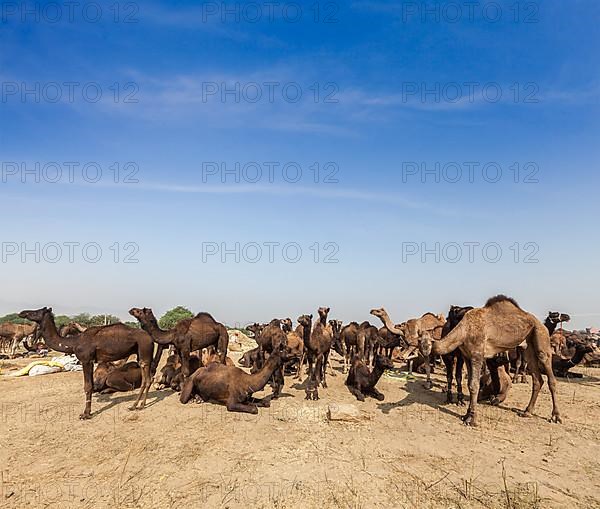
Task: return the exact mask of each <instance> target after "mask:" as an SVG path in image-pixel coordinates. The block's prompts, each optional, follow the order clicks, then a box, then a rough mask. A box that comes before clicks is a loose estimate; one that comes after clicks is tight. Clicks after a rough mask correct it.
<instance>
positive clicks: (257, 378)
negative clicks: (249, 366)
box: [250, 354, 280, 392]
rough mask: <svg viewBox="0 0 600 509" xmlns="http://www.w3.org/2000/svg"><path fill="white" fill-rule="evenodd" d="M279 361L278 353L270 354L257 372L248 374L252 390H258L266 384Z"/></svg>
mask: <svg viewBox="0 0 600 509" xmlns="http://www.w3.org/2000/svg"><path fill="white" fill-rule="evenodd" d="M279 362H280V357H279V355H276V354H274V355H271V356H270V357H269V358H268V359H267V362H266V363H265V365H264V366H263V368H262V369H261V370H260V371H259V372H258V373H254V374H253V375H250V380H251V381H250V387H251V390H252V392H257V391H260V390H262V389H263V388H264V386H265V385H267V382H268V381H269V379H270V378H271V375H272V374H273V372H274V371H275V370H276V369H277V366H279Z"/></svg>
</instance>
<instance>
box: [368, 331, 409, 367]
mask: <svg viewBox="0 0 600 509" xmlns="http://www.w3.org/2000/svg"><path fill="white" fill-rule="evenodd" d="M406 346H408V345H407V344H406V341H405V340H404V334H402V335H399V334H394V333H392V332H390V330H389V329H388V328H387V327H385V326H384V327H380V328H379V330H378V331H377V341H376V343H375V344H374V345H373V351H374V353H378V354H380V355H381V354H384V353H385V355H386V356H387V357H388V358H389V359H391V358H392V354H393V353H394V350H395V349H396V348H398V347H406Z"/></svg>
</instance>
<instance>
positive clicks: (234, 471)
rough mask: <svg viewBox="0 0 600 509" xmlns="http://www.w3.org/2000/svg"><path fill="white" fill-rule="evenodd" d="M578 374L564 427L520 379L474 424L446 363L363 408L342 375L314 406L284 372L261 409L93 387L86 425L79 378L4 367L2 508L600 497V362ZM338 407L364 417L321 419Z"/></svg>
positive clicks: (488, 504)
mask: <svg viewBox="0 0 600 509" xmlns="http://www.w3.org/2000/svg"><path fill="white" fill-rule="evenodd" d="M24 363H26V362H21V363H17V364H18V365H19V366H20V365H23V364H24ZM13 364H15V363H14V362H13ZM333 365H334V367H336V368H337V367H338V362H337V360H334V361H333ZM13 367H15V366H13ZM0 369H2V372H3V374H4V373H5V372H6V366H1V367H0ZM579 371H580V372H583V373H585V374H586V377H585V378H584V379H582V380H579V381H573V382H566V381H560V382H559V391H560V392H559V394H560V404H561V410H562V413H563V416H564V424H563V425H562V426H561V425H555V424H550V423H549V422H547V418H548V417H549V416H550V412H551V403H550V395H549V393H548V391H547V389H546V388H544V390H543V391H542V394H541V395H540V398H539V400H538V405H537V409H536V411H537V414H538V416H536V417H534V418H531V419H523V418H521V417H519V416H518V415H517V413H516V411H515V410H516V409H521V408H524V407H525V405H526V403H527V400H528V397H529V391H530V387H529V385H524V384H517V385H515V386H513V390H512V392H511V393H510V395H509V397H508V399H507V401H506V402H505V404H504V405H503V406H502V407H500V408H494V407H489V406H487V405H481V406H480V410H481V420H480V427H479V428H477V429H470V428H466V427H465V426H463V425H462V423H461V421H460V419H459V416H460V415H461V414H462V413H463V412H464V410H463V409H462V408H461V409H459V408H457V407H455V406H446V405H443V404H442V402H443V401H444V397H445V396H444V395H443V394H442V392H441V390H442V388H443V386H444V377H443V375H442V373H441V372H440V370H438V372H437V373H436V374H435V375H434V380H435V382H436V383H435V387H434V389H433V390H432V391H427V390H426V389H425V388H424V387H423V380H422V379H421V378H419V379H418V380H416V381H408V382H407V381H403V380H396V379H389V378H382V380H381V382H380V385H379V386H378V387H379V389H380V390H381V391H382V392H383V393H384V394H385V395H386V399H385V401H384V402H381V403H380V402H378V401H375V400H372V399H370V400H367V402H365V403H358V402H357V401H356V400H355V399H354V398H353V396H351V394H350V393H349V392H348V391H347V390H346V388H345V386H344V384H343V382H344V376H343V375H341V373H339V374H338V375H337V376H336V377H328V382H329V388H328V389H322V390H320V395H321V400H319V401H305V400H304V391H303V390H302V388H301V387H300V386H299V384H296V383H295V381H293V380H292V379H291V378H290V377H286V386H285V389H284V394H283V397H282V398H281V399H279V400H277V401H274V402H273V403H272V406H271V408H265V409H260V413H259V415H257V416H251V415H245V414H233V413H229V412H227V411H226V410H225V408H223V407H220V406H217V405H212V404H206V403H204V404H194V403H190V404H188V405H181V404H180V403H179V400H178V395H177V394H175V393H173V392H171V391H160V392H159V391H156V390H154V389H152V390H151V391H150V395H149V400H148V401H149V403H150V404H149V406H148V407H147V408H146V409H145V410H143V411H138V412H130V411H128V410H127V406H128V404H130V403H131V402H132V401H133V400H134V398H135V394H134V393H127V394H116V395H108V396H99V395H94V400H93V404H92V411H93V414H94V416H93V419H92V420H91V421H80V420H79V419H78V416H79V414H80V413H81V411H82V409H83V404H84V397H83V391H82V383H83V382H82V374H81V373H58V374H53V375H46V376H39V377H23V378H7V377H5V376H2V377H0V394H1V395H2V404H1V409H0V410H1V415H0V418H1V419H0V437H1V438H0V440H2V442H1V445H2V447H1V448H0V465H1V469H2V479H1V482H2V484H1V496H2V499H1V500H0V506H6V507H15V508H27V507H48V508H63V507H65V508H70V507H73V508H75V507H77V508H80V507H89V508H92V507H93V508H103V507H106V508H117V507H132V508H134V507H144V508H164V507H175V506H179V507H231V508H234V507H265V508H266V507H277V508H291V507H302V508H310V507H350V508H361V507H364V508H372V507H431V508H438V507H440V508H441V507H457V508H458V507H461V508H480V507H481V508H483V507H485V508H511V509H513V508H514V509H516V508H526V507H527V508H530V507H540V508H542V507H543V508H546V507H565V508H566V507H569V508H572V507H586V508H589V507H600V476H599V475H598V472H599V471H600V469H599V458H600V424H599V423H600V405H599V401H600V397H599V396H600V392H599V389H600V369H580V370H579ZM267 392H269V391H267ZM336 403H351V404H356V405H357V407H358V408H360V410H362V411H363V412H364V414H365V415H366V417H367V418H366V419H365V420H362V421H361V422H354V423H345V422H329V421H328V420H327V406H328V405H329V404H336Z"/></svg>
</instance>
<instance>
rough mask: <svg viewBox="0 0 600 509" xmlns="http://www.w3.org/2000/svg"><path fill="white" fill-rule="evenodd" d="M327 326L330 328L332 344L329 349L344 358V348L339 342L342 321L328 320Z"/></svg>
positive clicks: (340, 341)
mask: <svg viewBox="0 0 600 509" xmlns="http://www.w3.org/2000/svg"><path fill="white" fill-rule="evenodd" d="M329 325H330V326H331V333H332V334H333V342H332V343H331V348H332V349H333V351H334V352H336V353H337V354H338V355H340V356H341V357H342V358H344V357H345V356H346V353H345V348H346V346H345V345H344V344H343V342H342V340H341V333H342V321H341V320H329Z"/></svg>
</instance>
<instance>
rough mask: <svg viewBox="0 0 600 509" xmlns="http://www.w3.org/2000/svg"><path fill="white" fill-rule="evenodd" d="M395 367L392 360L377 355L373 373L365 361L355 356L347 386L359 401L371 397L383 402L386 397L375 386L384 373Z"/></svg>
mask: <svg viewBox="0 0 600 509" xmlns="http://www.w3.org/2000/svg"><path fill="white" fill-rule="evenodd" d="M393 367H394V363H393V362H392V360H391V359H389V358H388V357H386V356H384V355H376V356H375V361H374V366H373V371H370V370H369V368H368V367H367V365H366V364H365V361H364V359H362V358H361V357H360V356H358V355H355V356H354V358H353V359H352V365H351V366H350V372H349V373H348V378H347V379H346V386H347V387H348V390H349V391H350V392H351V393H352V394H354V395H355V396H356V399H357V400H359V401H364V400H365V396H371V397H372V398H375V399H377V400H379V401H383V400H384V398H385V396H384V395H383V394H382V393H381V392H379V391H378V390H377V389H376V388H375V385H376V384H377V382H379V379H380V378H381V375H383V372H384V371H385V370H386V369H392V368H393Z"/></svg>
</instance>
